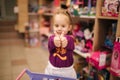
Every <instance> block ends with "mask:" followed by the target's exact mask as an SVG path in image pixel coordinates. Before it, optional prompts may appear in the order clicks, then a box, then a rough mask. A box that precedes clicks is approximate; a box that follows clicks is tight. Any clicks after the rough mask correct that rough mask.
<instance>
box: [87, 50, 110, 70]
mask: <svg viewBox="0 0 120 80" xmlns="http://www.w3.org/2000/svg"><path fill="white" fill-rule="evenodd" d="M107 54H108V52H107V51H96V52H93V53H92V55H91V57H90V58H88V61H89V63H90V64H91V65H93V66H94V67H96V68H97V69H98V70H101V69H104V68H106V67H107V65H106V57H107Z"/></svg>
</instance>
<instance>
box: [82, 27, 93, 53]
mask: <svg viewBox="0 0 120 80" xmlns="http://www.w3.org/2000/svg"><path fill="white" fill-rule="evenodd" d="M83 32H84V43H85V46H84V48H83V50H81V51H82V52H90V51H91V50H92V44H93V40H92V32H91V31H90V29H89V28H85V29H84V31H83Z"/></svg>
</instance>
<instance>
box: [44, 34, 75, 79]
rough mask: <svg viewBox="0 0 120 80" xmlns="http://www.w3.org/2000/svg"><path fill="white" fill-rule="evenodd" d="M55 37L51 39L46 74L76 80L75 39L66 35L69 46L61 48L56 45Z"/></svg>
mask: <svg viewBox="0 0 120 80" xmlns="http://www.w3.org/2000/svg"><path fill="white" fill-rule="evenodd" d="M54 37H55V36H54V35H52V36H50V37H49V41H48V49H49V53H50V56H49V62H48V66H47V68H46V70H45V73H46V74H50V75H58V76H63V77H70V78H76V72H75V70H74V68H73V50H74V39H73V38H72V37H71V36H69V35H65V37H66V39H67V40H68V44H67V46H66V47H65V48H60V47H56V46H55V45H54V42H53V41H54Z"/></svg>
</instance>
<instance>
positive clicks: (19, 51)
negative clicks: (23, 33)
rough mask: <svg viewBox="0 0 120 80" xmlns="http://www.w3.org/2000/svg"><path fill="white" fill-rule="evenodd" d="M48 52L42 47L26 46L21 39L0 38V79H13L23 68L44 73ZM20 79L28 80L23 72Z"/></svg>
mask: <svg viewBox="0 0 120 80" xmlns="http://www.w3.org/2000/svg"><path fill="white" fill-rule="evenodd" d="M47 61H48V52H47V50H45V49H44V48H42V47H38V48H27V47H25V46H24V42H23V40H21V39H16V40H15V39H0V80H15V79H16V77H17V76H18V74H19V73H20V72H21V71H22V70H23V69H25V68H28V69H30V70H31V71H32V72H40V73H44V69H45V67H46V65H47ZM21 80H29V77H28V76H27V75H26V74H25V75H24V76H23V77H22V79H21Z"/></svg>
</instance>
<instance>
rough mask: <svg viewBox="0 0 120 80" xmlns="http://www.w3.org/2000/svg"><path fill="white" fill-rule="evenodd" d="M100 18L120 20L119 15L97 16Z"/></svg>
mask: <svg viewBox="0 0 120 80" xmlns="http://www.w3.org/2000/svg"><path fill="white" fill-rule="evenodd" d="M97 18H98V19H110V20H118V17H107V16H97Z"/></svg>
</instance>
